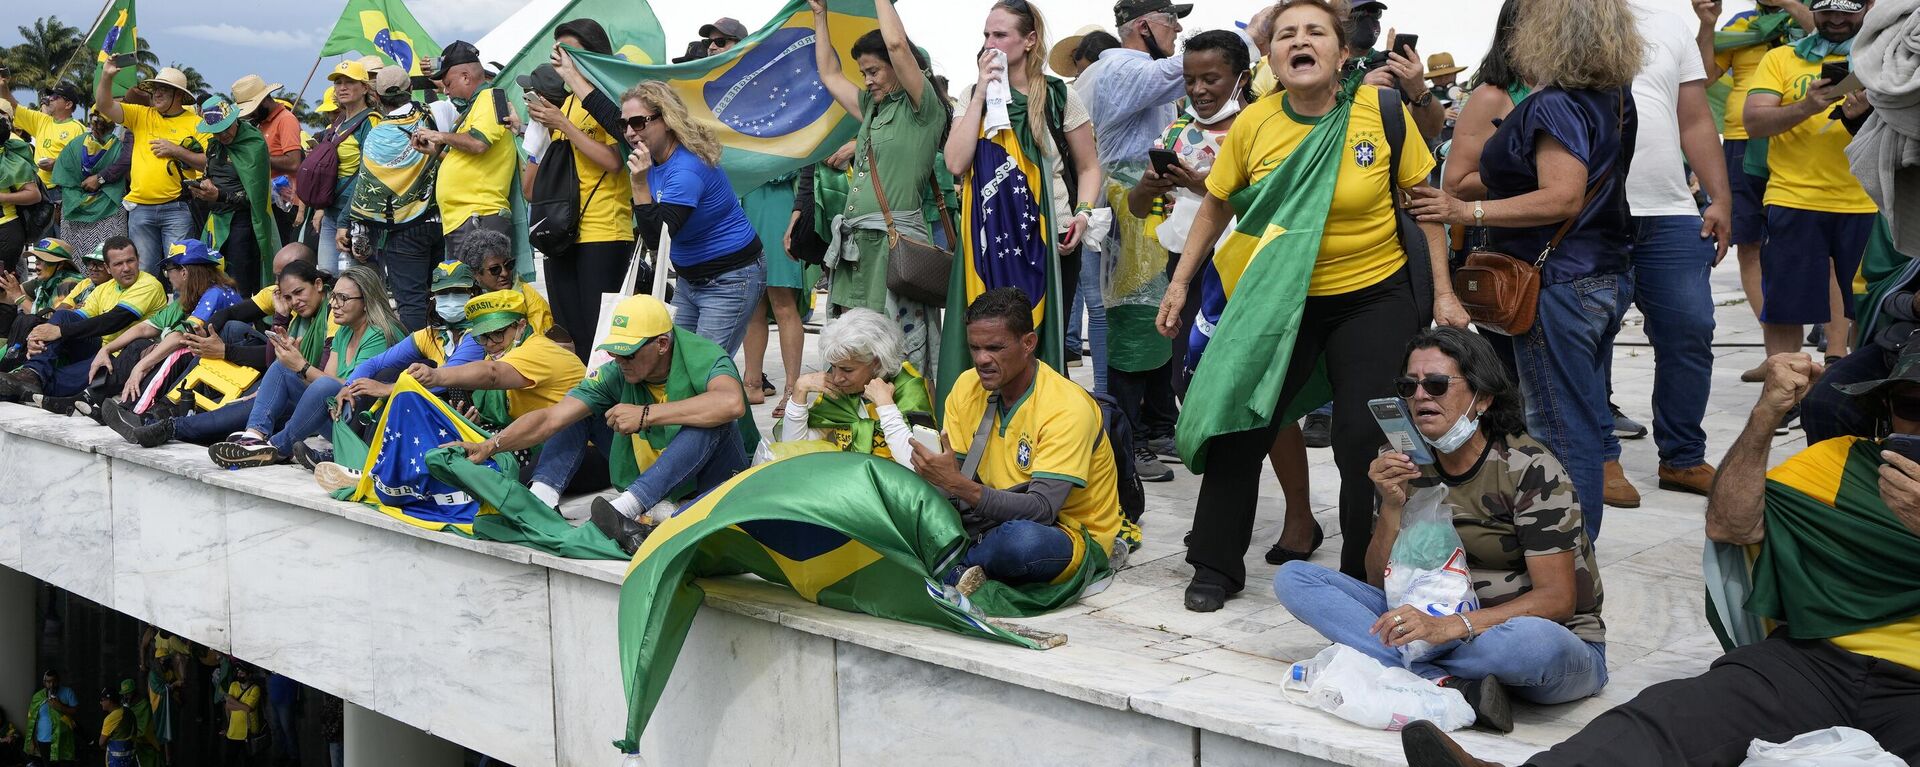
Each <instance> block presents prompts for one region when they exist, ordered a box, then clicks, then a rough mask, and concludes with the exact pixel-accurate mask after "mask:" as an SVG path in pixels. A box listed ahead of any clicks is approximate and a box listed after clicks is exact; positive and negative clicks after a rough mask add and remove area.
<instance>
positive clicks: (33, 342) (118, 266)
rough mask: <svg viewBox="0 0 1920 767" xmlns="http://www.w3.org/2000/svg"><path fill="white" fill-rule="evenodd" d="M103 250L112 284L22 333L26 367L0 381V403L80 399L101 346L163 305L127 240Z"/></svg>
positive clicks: (114, 240) (111, 241) (161, 292)
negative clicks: (40, 398) (36, 397)
mask: <svg viewBox="0 0 1920 767" xmlns="http://www.w3.org/2000/svg"><path fill="white" fill-rule="evenodd" d="M104 250H105V251H106V254H107V273H108V274H110V275H112V276H113V281H112V282H109V283H106V284H103V285H101V286H100V287H99V288H97V289H95V290H94V291H93V292H92V293H90V294H88V296H87V301H86V303H85V304H84V305H82V306H81V307H80V308H79V309H78V310H74V309H63V310H60V311H56V312H54V313H53V317H52V318H51V319H49V320H48V321H47V322H46V324H44V325H41V326H39V327H36V328H34V329H33V332H32V333H29V334H27V354H28V357H27V362H26V364H25V365H22V366H20V369H19V370H15V371H13V372H12V373H9V374H7V375H6V377H4V378H0V402H24V401H26V400H27V398H28V397H31V396H34V395H41V394H44V395H47V396H52V397H71V396H74V395H76V394H79V393H80V392H81V391H82V390H84V389H86V388H87V366H88V364H89V363H90V362H92V360H93V356H94V354H95V353H97V352H99V351H100V345H101V344H103V343H106V342H108V341H112V340H113V339H115V338H117V337H119V335H120V334H121V333H122V332H124V331H125V330H126V329H127V328H129V327H132V326H133V324H134V323H136V322H139V321H141V320H143V319H146V318H147V317H149V316H151V315H152V314H153V313H154V312H157V311H159V310H160V308H161V307H163V306H166V305H167V290H166V288H163V287H161V286H160V281H159V280H157V279H154V276H153V275H151V274H147V273H146V272H143V271H140V254H139V253H138V252H137V251H136V250H135V248H134V246H133V241H132V240H130V239H127V238H125V237H111V238H108V239H107V242H106V247H105V248H104Z"/></svg>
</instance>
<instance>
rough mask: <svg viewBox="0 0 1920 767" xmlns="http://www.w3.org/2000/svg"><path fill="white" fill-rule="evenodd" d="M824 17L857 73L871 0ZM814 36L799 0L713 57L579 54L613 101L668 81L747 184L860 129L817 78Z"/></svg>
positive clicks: (840, 5)
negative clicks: (663, 60)
mask: <svg viewBox="0 0 1920 767" xmlns="http://www.w3.org/2000/svg"><path fill="white" fill-rule="evenodd" d="M827 18H828V23H829V24H830V25H831V26H832V29H833V39H835V40H838V41H841V43H840V47H841V49H842V50H841V53H840V66H841V68H842V69H843V70H844V71H846V72H858V71H860V67H859V64H857V63H855V62H854V60H853V58H852V57H851V56H849V55H848V54H847V53H846V50H850V49H851V46H852V44H853V41H854V40H857V39H859V38H860V36H861V35H864V34H866V33H868V32H871V31H873V30H875V29H879V22H877V21H875V20H874V16H873V1H872V0H832V2H831V10H830V12H829V13H828V15H827ZM608 31H609V32H611V31H612V30H611V29H610V30H608ZM813 37H814V36H813V12H812V11H811V10H809V9H808V7H807V3H806V0H793V2H790V3H787V5H786V6H785V7H783V8H781V9H780V10H779V11H778V12H776V13H775V14H774V16H773V20H772V21H770V22H768V23H767V25H766V26H765V27H762V28H761V29H760V31H758V32H755V33H753V34H752V35H749V36H748V37H747V39H745V40H742V41H740V44H739V45H736V46H734V47H733V48H730V49H728V50H727V51H726V52H724V53H721V54H719V55H716V56H709V57H707V58H704V59H696V60H693V61H689V62H685V63H682V64H663V65H644V64H635V63H633V62H630V61H627V60H626V59H624V58H621V57H619V56H600V55H595V54H591V53H586V52H583V51H574V52H573V55H574V63H575V64H576V65H577V66H579V68H580V73H581V74H583V75H585V76H586V77H587V79H588V80H591V81H592V82H593V84H594V87H596V88H598V89H600V90H601V91H604V92H606V93H608V94H615V95H616V100H617V94H620V93H624V92H626V90H627V89H628V88H630V87H632V86H633V85H634V84H636V83H639V82H641V81H645V80H664V81H666V82H668V83H671V84H672V85H673V89H674V91H675V92H676V93H679V94H680V100H682V101H685V102H686V103H687V109H688V110H689V111H690V112H692V114H693V118H694V119H695V120H698V121H700V122H702V123H704V124H706V125H707V127H709V128H712V129H713V130H714V135H715V136H717V137H718V138H719V139H720V143H721V144H722V145H724V146H725V147H726V151H725V152H724V153H723V154H722V155H721V158H720V166H721V168H722V169H724V170H726V172H727V179H728V180H729V181H731V182H733V188H734V189H735V190H739V191H742V192H744V191H746V190H751V189H754V188H756V187H758V186H760V185H761V184H764V183H766V182H768V181H771V180H773V179H775V178H778V177H780V176H784V175H786V174H788V173H792V172H794V171H796V170H799V169H801V168H803V167H806V166H808V165H812V164H813V163H815V162H818V161H820V160H822V159H825V158H826V156H827V155H829V154H832V153H833V151H834V150H836V149H839V148H840V145H842V144H845V143H846V142H847V141H848V140H850V139H852V138H853V136H854V132H855V131H856V129H857V128H858V127H859V121H858V120H857V119H855V118H854V117H853V116H851V115H848V114H847V112H846V110H844V109H841V108H840V106H839V105H838V104H836V103H834V100H833V96H832V95H831V94H829V93H827V89H826V86H824V85H822V84H821V83H820V70H819V68H817V67H815V66H814V63H813V42H814V40H813Z"/></svg>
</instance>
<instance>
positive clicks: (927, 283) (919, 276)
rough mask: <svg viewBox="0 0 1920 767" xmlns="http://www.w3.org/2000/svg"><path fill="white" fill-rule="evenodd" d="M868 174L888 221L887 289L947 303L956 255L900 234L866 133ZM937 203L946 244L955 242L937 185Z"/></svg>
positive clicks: (925, 301)
mask: <svg viewBox="0 0 1920 767" xmlns="http://www.w3.org/2000/svg"><path fill="white" fill-rule="evenodd" d="M867 173H868V174H869V175H870V176H871V177H872V179H871V180H872V182H873V197H874V201H875V202H878V203H879V204H880V215H881V216H883V217H885V218H886V221H887V290H889V291H892V292H893V293H894V294H895V295H899V296H901V297H903V298H906V299H908V300H912V301H918V302H920V303H923V304H929V305H932V306H944V305H945V304H946V302H947V284H948V280H949V278H950V277H951V276H952V273H953V253H951V252H949V251H947V250H943V249H941V248H940V246H938V245H935V244H933V243H931V242H926V241H923V240H917V239H914V238H912V237H907V236H905V235H902V234H900V230H899V229H898V228H895V227H894V225H893V206H892V205H889V204H887V190H886V189H884V188H882V185H881V183H880V168H879V166H878V165H876V164H875V163H874V159H873V131H872V129H871V128H868V130H867ZM933 194H934V201H935V203H936V204H937V205H939V206H940V223H941V225H942V226H944V227H945V228H946V230H947V242H955V239H954V232H953V220H952V219H950V218H948V216H947V196H946V194H945V193H944V192H942V191H941V190H940V186H939V184H937V183H936V184H934V190H933Z"/></svg>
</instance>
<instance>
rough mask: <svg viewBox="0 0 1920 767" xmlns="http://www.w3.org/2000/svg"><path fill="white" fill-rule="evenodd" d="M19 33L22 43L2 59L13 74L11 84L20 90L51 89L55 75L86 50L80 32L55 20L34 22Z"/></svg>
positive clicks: (57, 19) (49, 18)
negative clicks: (77, 54) (20, 88)
mask: <svg viewBox="0 0 1920 767" xmlns="http://www.w3.org/2000/svg"><path fill="white" fill-rule="evenodd" d="M19 31H20V37H21V38H22V39H24V40H25V42H22V43H20V44H19V45H16V46H13V47H12V48H10V49H7V51H6V54H5V58H6V62H7V64H8V66H9V67H10V68H11V69H12V70H13V75H12V78H11V79H12V81H13V84H14V85H16V86H19V87H22V88H31V89H33V90H36V91H38V90H42V89H45V88H49V87H52V86H53V84H54V82H55V75H56V74H57V73H59V72H60V70H61V69H62V68H64V67H66V66H67V65H68V61H69V60H71V59H73V58H74V56H75V54H76V53H79V52H80V51H81V50H82V49H84V48H85V47H86V42H87V41H86V37H85V36H84V35H83V34H82V32H81V30H79V29H78V28H76V27H70V26H67V25H66V24H64V23H61V21H60V18H59V17H58V16H48V17H45V18H40V19H35V20H34V22H33V24H32V25H30V26H23V27H20V28H19ZM76 63H77V62H76Z"/></svg>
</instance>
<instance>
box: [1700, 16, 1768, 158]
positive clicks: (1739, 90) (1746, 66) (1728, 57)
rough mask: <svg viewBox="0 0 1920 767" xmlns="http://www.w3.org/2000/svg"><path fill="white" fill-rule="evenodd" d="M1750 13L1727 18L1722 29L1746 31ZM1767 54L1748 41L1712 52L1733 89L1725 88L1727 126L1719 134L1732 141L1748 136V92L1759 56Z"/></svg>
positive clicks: (1764, 48)
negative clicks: (1738, 46) (1731, 47)
mask: <svg viewBox="0 0 1920 767" xmlns="http://www.w3.org/2000/svg"><path fill="white" fill-rule="evenodd" d="M1753 19H1754V17H1753V15H1752V14H1751V13H1743V14H1740V15H1739V16H1737V17H1735V18H1734V20H1733V21H1729V22H1727V25H1726V26H1725V27H1722V28H1721V31H1723V32H1745V31H1747V29H1748V28H1749V27H1752V26H1753ZM1766 55H1767V48H1766V46H1763V45H1749V46H1747V47H1745V48H1735V49H1733V50H1731V51H1722V52H1720V53H1716V54H1714V55H1713V64H1714V66H1716V67H1719V68H1720V69H1723V70H1726V73H1727V79H1729V80H1732V81H1733V89H1732V90H1730V91H1728V92H1727V104H1726V107H1727V109H1726V120H1725V126H1726V129H1725V130H1724V131H1722V132H1721V133H1722V135H1724V136H1726V137H1727V139H1728V140H1731V141H1744V140H1745V139H1746V138H1747V118H1746V114H1745V112H1746V111H1747V110H1746V106H1747V92H1748V91H1749V90H1752V88H1753V73H1754V70H1757V69H1759V68H1760V59H1762V58H1765V57H1766Z"/></svg>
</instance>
